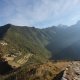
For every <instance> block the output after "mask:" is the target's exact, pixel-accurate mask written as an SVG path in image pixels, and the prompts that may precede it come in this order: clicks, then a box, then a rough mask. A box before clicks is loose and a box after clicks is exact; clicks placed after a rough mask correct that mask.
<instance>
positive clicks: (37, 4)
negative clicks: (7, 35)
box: [0, 0, 80, 28]
mask: <svg viewBox="0 0 80 80" xmlns="http://www.w3.org/2000/svg"><path fill="white" fill-rule="evenodd" d="M78 20H80V0H0V25H4V24H8V23H11V24H14V25H20V26H31V27H32V26H35V27H37V28H45V27H50V26H57V25H59V24H63V25H72V24H75V23H76V22H77V21H78Z"/></svg>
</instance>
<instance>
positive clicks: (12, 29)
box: [0, 22, 80, 60]
mask: <svg viewBox="0 0 80 80" xmlns="http://www.w3.org/2000/svg"><path fill="white" fill-rule="evenodd" d="M61 26H62V27H61ZM63 26H64V27H66V28H63ZM79 27H80V22H78V23H76V24H75V25H72V26H71V27H67V26H65V25H60V27H59V26H58V27H56V26H52V27H49V28H45V29H38V28H35V27H27V26H22V27H21V26H14V25H11V24H7V25H4V26H2V27H0V38H1V40H4V41H6V42H7V43H8V44H10V46H13V47H15V48H16V49H17V50H20V51H22V52H23V53H24V54H25V53H26V54H27V53H28V52H31V53H32V54H34V55H35V56H37V58H38V59H39V58H40V59H41V58H43V59H46V58H51V59H55V60H58V59H70V60H75V59H77V57H78V60H79V59H80V55H79V49H78V51H77V48H79V47H80V45H79V41H80V37H79V35H80V28H79ZM73 47H74V48H73ZM73 51H74V53H73Z"/></svg>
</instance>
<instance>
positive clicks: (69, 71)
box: [61, 61, 80, 80]
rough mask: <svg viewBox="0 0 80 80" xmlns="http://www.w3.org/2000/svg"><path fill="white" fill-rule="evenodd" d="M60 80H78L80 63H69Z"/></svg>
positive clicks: (79, 79)
mask: <svg viewBox="0 0 80 80" xmlns="http://www.w3.org/2000/svg"><path fill="white" fill-rule="evenodd" d="M61 80H80V61H75V62H71V63H70V64H69V65H68V67H67V68H66V69H65V71H64V74H63V77H62V79H61Z"/></svg>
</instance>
